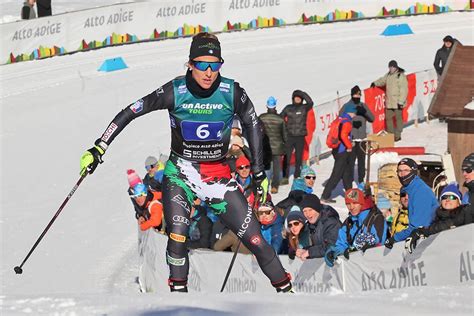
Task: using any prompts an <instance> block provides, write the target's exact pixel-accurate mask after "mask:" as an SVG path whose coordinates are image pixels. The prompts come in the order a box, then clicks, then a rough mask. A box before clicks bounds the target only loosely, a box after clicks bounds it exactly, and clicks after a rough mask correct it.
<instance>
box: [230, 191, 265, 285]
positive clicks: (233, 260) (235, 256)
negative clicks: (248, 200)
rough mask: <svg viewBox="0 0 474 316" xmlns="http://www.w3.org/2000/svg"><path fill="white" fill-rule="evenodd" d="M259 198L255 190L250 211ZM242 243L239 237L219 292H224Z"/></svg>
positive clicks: (253, 208) (253, 209)
mask: <svg viewBox="0 0 474 316" xmlns="http://www.w3.org/2000/svg"><path fill="white" fill-rule="evenodd" d="M259 199H260V194H259V193H258V192H257V195H256V196H255V200H254V201H253V206H252V211H255V206H256V205H257V201H258V200H259ZM241 244H242V240H241V239H239V243H238V244H237V247H236V248H235V251H234V255H233V256H232V260H231V261H230V264H229V268H228V269H227V273H226V274H225V278H224V282H223V283H222V287H221V293H222V292H224V288H225V285H226V284H227V280H228V279H229V275H230V272H231V271H232V267H233V266H234V262H235V258H237V253H238V252H239V248H240V245H241Z"/></svg>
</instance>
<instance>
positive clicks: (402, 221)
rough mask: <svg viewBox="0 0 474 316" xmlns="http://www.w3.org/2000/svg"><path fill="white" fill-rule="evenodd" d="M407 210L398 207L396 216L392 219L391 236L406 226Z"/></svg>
mask: <svg viewBox="0 0 474 316" xmlns="http://www.w3.org/2000/svg"><path fill="white" fill-rule="evenodd" d="M408 223H409V220H408V210H404V209H401V208H400V209H399V210H398V214H397V216H395V218H394V219H393V222H392V229H391V233H392V236H393V235H395V234H396V233H398V232H401V231H402V230H404V229H407V228H408Z"/></svg>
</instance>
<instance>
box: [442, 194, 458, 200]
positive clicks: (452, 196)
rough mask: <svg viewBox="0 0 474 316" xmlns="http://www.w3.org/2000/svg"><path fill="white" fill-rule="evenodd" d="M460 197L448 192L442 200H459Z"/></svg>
mask: <svg viewBox="0 0 474 316" xmlns="http://www.w3.org/2000/svg"><path fill="white" fill-rule="evenodd" d="M457 199H458V197H457V196H455V195H451V194H446V195H443V196H442V197H441V200H451V201H454V200H457Z"/></svg>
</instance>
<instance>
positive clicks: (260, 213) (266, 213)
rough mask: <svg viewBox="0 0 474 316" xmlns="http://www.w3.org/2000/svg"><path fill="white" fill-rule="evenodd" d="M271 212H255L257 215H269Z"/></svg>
mask: <svg viewBox="0 0 474 316" xmlns="http://www.w3.org/2000/svg"><path fill="white" fill-rule="evenodd" d="M272 212H273V210H265V211H257V214H258V215H264V214H265V215H270V214H271V213H272Z"/></svg>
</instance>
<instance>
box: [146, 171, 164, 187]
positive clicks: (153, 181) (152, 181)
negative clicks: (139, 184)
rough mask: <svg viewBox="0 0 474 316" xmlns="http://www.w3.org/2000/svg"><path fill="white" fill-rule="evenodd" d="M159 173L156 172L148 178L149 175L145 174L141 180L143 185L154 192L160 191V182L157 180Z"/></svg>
mask: <svg viewBox="0 0 474 316" xmlns="http://www.w3.org/2000/svg"><path fill="white" fill-rule="evenodd" d="M159 172H160V171H157V172H156V173H155V175H154V176H153V177H150V175H149V174H148V173H147V174H146V175H145V177H144V178H143V184H144V185H146V186H147V187H148V188H150V189H152V190H154V191H161V181H160V180H159V175H160V173H159ZM161 175H163V170H161Z"/></svg>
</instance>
